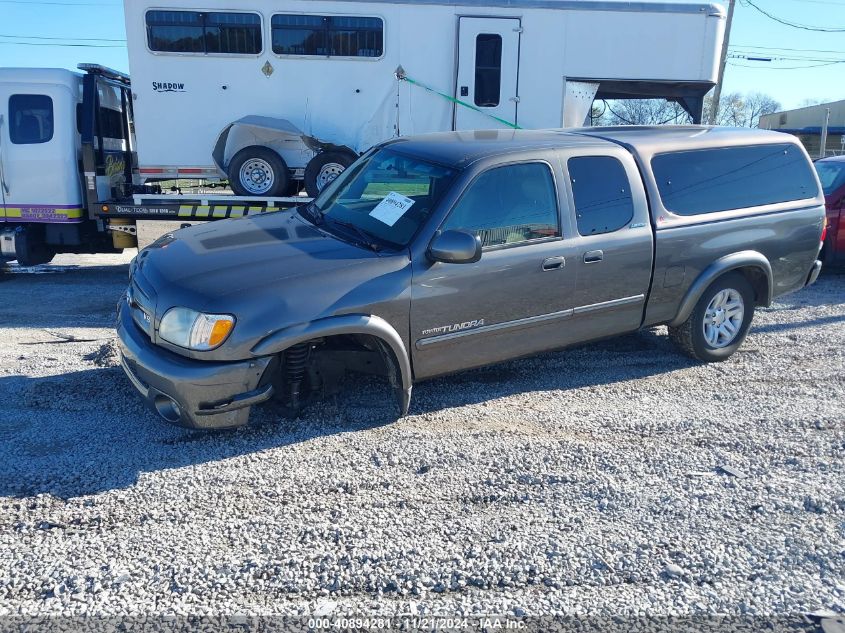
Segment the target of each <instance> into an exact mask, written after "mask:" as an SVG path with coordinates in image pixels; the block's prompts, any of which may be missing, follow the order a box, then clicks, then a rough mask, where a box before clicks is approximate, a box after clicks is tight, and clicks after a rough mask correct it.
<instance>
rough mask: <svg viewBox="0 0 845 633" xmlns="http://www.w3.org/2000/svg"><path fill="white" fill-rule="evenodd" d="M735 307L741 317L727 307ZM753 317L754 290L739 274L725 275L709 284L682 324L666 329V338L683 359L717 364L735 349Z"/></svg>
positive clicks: (740, 342) (745, 333)
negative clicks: (737, 307)
mask: <svg viewBox="0 0 845 633" xmlns="http://www.w3.org/2000/svg"><path fill="white" fill-rule="evenodd" d="M737 304H739V310H740V312H741V314H738V312H737V309H736V307H733V308H731V306H736V305H737ZM725 307H728V310H727V311H726V310H725ZM753 318H754V288H752V287H751V284H750V283H749V282H748V280H747V279H746V278H745V277H744V276H743V275H741V274H740V273H728V274H726V275H723V276H722V277H719V278H718V279H717V280H716V281H714V282H713V283H712V284H710V286H709V287H708V288H707V290H705V291H704V294H703V295H701V298H700V299H699V300H698V303H696V304H695V308H693V311H692V313H691V314H690V316H689V318H688V319H687V320H686V321H684V322H683V323H682V324H681V325H679V326H678V327H670V328H669V338H670V339H671V340H672V342H673V343H674V344H675V345H676V346H677V347H678V348H679V349H680V350H681V351H682V352H683V353H684V354H686V355H687V356H690V357H692V358H695V359H696V360H700V361H704V362H707V363H718V362H721V361H724V360H727V359H728V358H730V357H731V356H732V355H733V353H734V352H736V350H737V349H739V347H740V345H742V343H743V342H744V341H745V337H746V335H747V334H748V328H750V327H751V320H752V319H753ZM720 324H721V325H720ZM724 324H729V325H724Z"/></svg>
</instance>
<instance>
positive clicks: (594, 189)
mask: <svg viewBox="0 0 845 633" xmlns="http://www.w3.org/2000/svg"><path fill="white" fill-rule="evenodd" d="M567 167H568V169H569V179H570V181H571V182H572V195H573V197H574V198H575V214H576V217H577V220H578V233H580V234H581V235H601V234H602V233H612V232H613V231H618V230H619V229H621V228H622V227H624V226H627V225H628V223H629V222H630V221H631V219H632V218H633V217H634V200H633V199H632V198H631V184H630V183H629V182H628V175H627V174H626V173H625V167H624V166H623V165H622V163H621V162H619V160H617V159H616V158H613V157H612V156H581V157H578V158H570V159H569V161H568V162H567Z"/></svg>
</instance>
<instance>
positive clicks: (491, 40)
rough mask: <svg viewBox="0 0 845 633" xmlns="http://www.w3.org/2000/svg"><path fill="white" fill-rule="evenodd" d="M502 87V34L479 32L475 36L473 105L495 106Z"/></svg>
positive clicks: (482, 106) (497, 103)
mask: <svg viewBox="0 0 845 633" xmlns="http://www.w3.org/2000/svg"><path fill="white" fill-rule="evenodd" d="M501 88H502V36H501V35H497V34H496V33H481V34H480V35H479V36H478V37H476V38H475V105H477V106H478V107H480V108H495V107H496V106H498V105H499V101H500V99H501V96H500V94H501Z"/></svg>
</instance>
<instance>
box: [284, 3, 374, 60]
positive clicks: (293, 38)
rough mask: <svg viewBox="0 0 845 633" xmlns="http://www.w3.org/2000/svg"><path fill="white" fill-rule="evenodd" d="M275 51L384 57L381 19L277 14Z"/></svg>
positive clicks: (313, 55)
mask: <svg viewBox="0 0 845 633" xmlns="http://www.w3.org/2000/svg"><path fill="white" fill-rule="evenodd" d="M271 25H272V30H273V52H274V53H276V54H277V55H305V56H310V57H381V56H382V54H383V53H384V23H383V22H382V20H381V18H369V17H358V16H339V15H332V16H327V15H290V14H277V15H274V16H273V19H272V21H271Z"/></svg>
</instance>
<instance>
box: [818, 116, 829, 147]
mask: <svg viewBox="0 0 845 633" xmlns="http://www.w3.org/2000/svg"><path fill="white" fill-rule="evenodd" d="M829 128H830V108H828V109H827V113H825V115H824V125H823V126H822V133H821V138H820V139H819V158H824V157H825V156H826V155H827V131H828V129H829Z"/></svg>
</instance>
